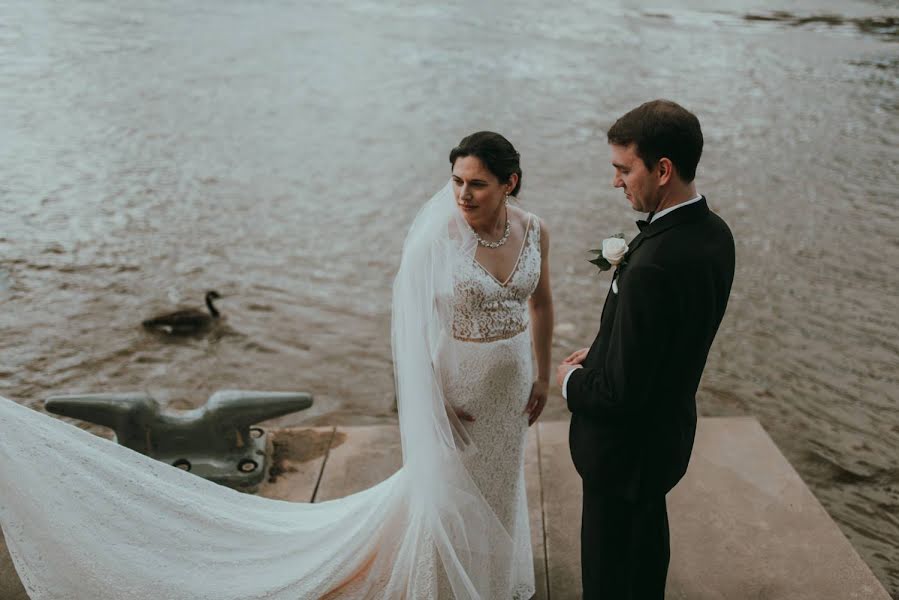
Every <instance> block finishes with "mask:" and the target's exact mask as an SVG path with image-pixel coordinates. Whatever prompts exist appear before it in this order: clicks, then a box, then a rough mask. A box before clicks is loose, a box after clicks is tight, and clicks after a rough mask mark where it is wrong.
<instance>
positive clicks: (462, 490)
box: [0, 185, 540, 600]
mask: <svg viewBox="0 0 899 600" xmlns="http://www.w3.org/2000/svg"><path fill="white" fill-rule="evenodd" d="M447 224H449V227H447ZM538 224H539V221H538V220H537V219H536V218H534V217H532V216H531V217H529V225H528V229H527V234H526V236H525V239H524V243H523V245H522V250H521V253H520V255H519V260H518V263H517V265H516V267H515V270H514V272H513V273H512V275H511V276H510V277H509V280H508V281H506V282H503V283H500V282H499V281H496V280H495V279H494V278H493V277H492V276H491V275H490V274H489V273H487V272H486V271H485V270H484V269H483V268H481V267H480V265H479V264H478V263H477V262H476V261H475V250H476V248H477V245H476V243H475V242H474V240H473V239H472V237H471V235H470V232H469V231H468V230H467V227H465V225H464V223H463V222H461V217H460V216H459V214H458V211H457V210H456V207H455V203H454V200H453V197H452V190H451V187H450V186H449V185H447V186H446V187H445V188H443V190H441V191H440V192H438V194H437V195H435V196H434V198H432V199H431V201H430V202H428V203H427V204H426V205H425V207H424V208H423V209H422V211H421V212H420V213H419V215H418V216H417V217H416V219H415V221H414V222H413V225H412V227H411V229H410V232H409V235H408V236H407V238H406V243H405V245H404V249H403V260H402V264H401V266H400V270H399V273H398V274H397V278H396V280H395V282H394V302H393V331H392V342H393V351H394V365H395V369H396V385H397V399H398V409H399V420H400V435H401V438H402V446H403V467H402V468H401V469H400V470H399V471H397V472H396V473H395V474H394V475H392V476H391V477H389V478H388V479H386V480H385V481H383V482H381V483H380V484H378V485H376V486H374V487H372V488H369V489H367V490H364V491H362V492H360V493H357V494H353V495H351V496H347V497H345V498H341V499H337V500H332V501H328V502H322V503H319V504H304V503H290V502H283V501H278V500H270V499H266V498H260V497H256V496H252V495H247V494H242V493H239V492H235V491H233V490H230V489H228V488H225V487H222V486H218V485H216V484H213V483H210V482H208V481H205V480H203V479H200V478H199V477H196V476H194V475H191V474H189V473H187V472H184V471H181V470H180V469H177V468H174V467H171V466H168V465H165V464H163V463H160V462H157V461H155V460H153V459H151V458H148V457H146V456H144V455H141V454H138V453H136V452H133V451H131V450H129V449H127V448H124V447H122V446H119V445H117V444H115V443H113V442H110V441H108V440H105V439H103V438H100V437H97V436H94V435H92V434H89V433H87V432H85V431H83V430H81V429H79V428H77V427H74V426H72V425H69V424H67V423H65V422H63V421H61V420H58V419H55V418H52V417H49V416H47V415H43V414H41V413H38V412H36V411H33V410H30V409H28V408H25V407H23V406H21V405H19V404H16V403H14V402H12V401H10V400H6V399H4V398H0V526H2V529H3V533H4V536H5V538H6V542H7V546H8V548H9V552H10V555H11V556H12V558H13V562H14V564H15V567H16V570H17V572H18V574H19V577H20V578H21V580H22V583H23V584H24V586H25V589H26V591H27V592H28V594H29V596H30V597H31V598H32V599H33V600H63V599H66V600H70V599H72V598H77V599H88V598H90V599H91V600H124V599H128V600H161V599H165V600H249V599H258V600H262V599H265V600H300V599H319V598H327V599H329V600H337V599H340V600H346V599H359V600H362V599H364V600H369V599H371V600H395V599H401V598H405V599H408V600H419V599H430V600H448V599H452V598H457V599H466V600H468V599H470V600H505V599H507V598H515V599H519V598H529V597H530V596H531V595H532V594H533V593H534V574H533V563H532V554H531V547H530V535H529V526H528V511H527V504H526V498H525V487H524V475H523V473H524V470H523V462H524V446H525V434H526V428H527V417H526V416H525V415H524V414H523V411H524V407H525V405H526V403H527V400H528V396H529V392H530V386H531V383H532V381H533V379H532V367H531V342H530V333H529V323H528V309H527V299H528V297H529V296H530V294H531V293H532V292H533V291H534V288H535V287H536V285H537V280H538V279H539V274H540V250H539V248H540V243H539V239H540V231H539V225H538ZM456 406H457V407H459V408H462V409H463V410H465V411H466V412H468V413H469V414H471V415H473V416H474V417H475V418H476V421H475V422H473V423H465V424H462V423H461V422H459V420H458V419H457V418H456V417H455V413H454V411H453V410H452V408H453V407H456Z"/></svg>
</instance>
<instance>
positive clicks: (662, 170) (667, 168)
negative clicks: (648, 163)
mask: <svg viewBox="0 0 899 600" xmlns="http://www.w3.org/2000/svg"><path fill="white" fill-rule="evenodd" d="M658 169H659V185H665V184H666V183H668V182H669V181H671V179H672V178H673V177H674V163H672V162H671V159H668V158H664V157H663V158H660V159H659V164H658Z"/></svg>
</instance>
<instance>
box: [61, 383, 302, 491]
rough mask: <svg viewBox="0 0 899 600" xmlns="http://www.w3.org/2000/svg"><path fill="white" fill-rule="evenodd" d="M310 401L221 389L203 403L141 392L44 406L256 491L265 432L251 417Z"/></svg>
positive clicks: (137, 448) (286, 395) (167, 459)
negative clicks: (180, 407) (174, 407)
mask: <svg viewBox="0 0 899 600" xmlns="http://www.w3.org/2000/svg"><path fill="white" fill-rule="evenodd" d="M310 406H312V395H311V394H306V393H294V392H254V391H242V390H221V391H218V392H216V393H214V394H213V395H212V396H210V398H209V401H208V402H206V404H205V406H202V407H200V408H195V409H193V410H186V411H163V410H162V409H161V408H160V406H159V403H158V402H157V401H156V400H154V399H153V398H151V397H150V396H149V395H147V394H145V393H108V394H80V395H74V396H53V397H52V398H48V399H47V401H46V403H45V407H46V409H47V410H48V411H50V412H52V413H56V414H58V415H63V416H66V417H74V418H76V419H81V420H82V421H88V422H90V423H96V424H97V425H104V426H106V427H109V428H110V429H112V430H113V431H115V434H116V441H117V442H118V443H119V444H121V445H122V446H126V447H128V448H131V449H132V450H135V451H137V452H140V453H141V454H146V455H147V456H151V457H153V458H155V459H157V460H160V461H162V462H166V463H168V464H170V465H174V466H176V467H178V468H181V469H184V470H185V471H190V472H191V473H194V474H196V475H199V476H200V477H203V478H205V479H209V480H210V481H214V482H216V483H220V484H222V485H226V486H228V487H232V488H235V489H239V490H241V491H246V492H254V491H256V489H257V488H258V486H259V484H260V483H261V482H262V480H263V478H264V477H265V473H266V471H267V465H266V462H267V456H266V452H265V444H266V434H265V432H264V431H263V430H262V429H260V428H258V427H251V425H254V424H255V423H259V422H260V421H265V420H268V419H273V418H275V417H279V416H281V415H286V414H288V413H292V412H296V411H300V410H305V409H307V408H309V407H310Z"/></svg>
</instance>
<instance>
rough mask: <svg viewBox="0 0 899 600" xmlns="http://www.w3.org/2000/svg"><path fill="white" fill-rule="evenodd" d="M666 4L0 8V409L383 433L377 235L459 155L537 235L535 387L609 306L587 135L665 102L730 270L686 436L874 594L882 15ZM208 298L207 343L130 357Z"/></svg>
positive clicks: (389, 258) (883, 145)
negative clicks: (795, 484) (848, 548)
mask: <svg viewBox="0 0 899 600" xmlns="http://www.w3.org/2000/svg"><path fill="white" fill-rule="evenodd" d="M681 4H682V7H681V8H679V9H677V10H671V9H660V8H658V7H657V6H656V5H654V4H652V3H651V2H649V0H633V1H631V2H627V3H625V2H586V1H583V0H581V1H577V0H576V1H574V2H568V3H564V6H559V7H554V8H547V7H545V6H544V3H543V2H540V1H538V0H522V1H520V2H517V3H515V4H505V6H504V7H503V8H500V3H496V4H495V5H492V4H490V3H484V2H481V1H477V0H455V1H453V2H445V3H440V4H436V3H435V4H434V5H432V6H429V5H426V4H423V3H419V2H414V1H412V0H378V1H374V0H371V1H351V0H327V1H325V0H309V1H304V2H288V1H286V0H267V1H260V2H236V1H232V0H226V1H221V0H217V1H215V2H212V1H210V0H196V1H194V2H183V1H180V0H177V1H176V0H153V1H152V2H150V1H149V0H125V1H112V0H66V1H62V0H57V1H50V0H13V1H10V0H0V299H2V302H3V310H2V312H0V393H2V394H3V395H4V396H7V397H10V398H13V399H15V400H17V401H19V402H22V403H24V404H27V405H30V406H34V407H40V406H41V403H42V400H43V399H44V398H46V397H47V396H49V395H52V394H63V393H76V392H89V391H113V390H146V391H149V392H150V393H152V394H153V395H154V396H155V397H157V398H159V399H160V400H163V401H166V402H169V403H170V404H171V405H172V406H175V407H181V408H184V407H189V406H195V405H197V404H199V403H202V402H203V401H204V400H205V398H206V397H207V396H208V395H209V393H211V392H212V391H214V390H217V389H221V388H250V389H272V390H290V389H296V390H308V391H311V392H313V393H314V394H315V396H316V404H315V406H314V407H313V408H312V409H310V410H309V411H307V412H305V413H301V414H299V415H295V416H291V417H286V418H283V419H281V420H279V421H278V422H279V423H281V424H297V423H315V424H320V423H354V424H364V423H385V422H390V421H393V420H395V418H396V415H395V413H394V411H393V399H394V395H393V387H392V385H393V384H392V366H391V355H390V347H389V327H390V324H389V314H390V309H389V307H390V284H391V280H392V277H393V274H394V273H395V271H396V268H397V266H398V260H399V253H400V248H401V244H402V240H403V237H404V235H405V229H406V227H407V226H408V224H409V222H410V220H411V218H412V217H413V215H414V213H415V211H416V209H417V207H418V206H419V205H420V204H421V203H422V202H423V201H424V200H425V199H426V198H428V197H429V196H430V194H431V193H432V192H434V191H435V190H436V189H437V188H439V187H440V186H441V185H443V183H444V182H445V181H446V179H447V177H448V174H449V164H448V162H447V159H446V157H447V154H448V151H449V149H450V148H451V147H452V146H453V145H454V144H455V143H456V142H457V141H458V140H459V139H460V138H461V137H463V136H464V135H465V134H467V133H470V132H472V131H475V130H478V129H493V130H497V131H500V132H503V133H504V134H506V135H507V136H508V137H509V138H510V139H511V140H512V142H513V143H514V144H516V146H517V147H518V149H519V150H520V152H521V154H522V156H523V167H524V173H525V175H524V189H523V192H522V205H523V206H524V207H525V208H527V209H528V210H531V211H533V212H536V213H537V214H539V215H541V216H542V217H543V218H544V220H545V221H546V223H547V225H548V227H549V230H550V231H551V234H552V240H553V248H552V255H551V264H552V269H551V270H552V273H553V283H554V290H555V299H556V307H557V331H556V338H555V345H554V360H560V359H561V358H562V357H564V356H565V355H566V354H567V353H568V352H569V351H570V350H572V349H575V348H578V347H580V346H583V345H586V344H587V343H589V341H590V340H592V338H593V335H594V333H595V330H596V328H597V326H598V322H599V314H600V307H601V302H602V298H603V297H604V295H605V293H606V290H607V286H608V276H604V277H598V276H597V275H596V274H595V273H594V272H593V271H594V269H593V267H592V266H591V265H590V264H588V263H587V260H586V259H587V258H588V255H587V254H586V253H585V250H586V249H588V248H591V247H595V246H596V245H597V240H599V239H600V238H602V237H606V236H607V235H609V234H611V233H615V232H618V231H624V232H628V233H629V234H631V235H632V234H634V233H635V227H634V225H633V220H634V218H635V216H638V215H636V214H635V213H633V212H632V211H631V210H630V208H629V206H628V205H627V203H626V200H625V199H624V198H623V196H622V195H621V193H620V192H617V191H615V190H613V189H612V188H611V186H610V180H611V175H612V171H611V167H610V166H609V164H608V160H609V155H608V149H607V146H606V143H605V141H604V140H605V138H604V132H605V130H606V129H607V128H608V126H609V125H610V124H611V123H612V122H613V121H614V120H615V118H617V117H618V116H619V115H621V114H622V113H624V112H625V111H626V110H628V109H630V108H632V107H634V106H636V105H637V104H639V103H640V102H643V101H645V100H647V99H651V98H655V97H660V96H664V97H669V98H672V99H675V100H677V101H679V102H681V103H682V104H684V105H685V106H687V107H688V108H690V109H692V110H693V111H694V112H695V113H696V114H697V115H698V116H699V118H700V120H701V122H702V124H703V130H704V133H705V140H706V149H705V154H704V156H703V159H702V163H701V164H700V169H699V173H698V179H697V182H698V189H699V190H700V191H701V192H702V193H704V194H706V195H707V196H708V198H709V200H710V203H711V205H712V206H713V208H714V209H715V210H717V211H718V212H719V213H720V214H721V215H722V216H723V217H724V218H725V219H726V220H727V221H728V222H729V223H730V225H731V227H732V229H733V232H734V236H735V238H736V243H737V259H738V266H737V274H736V281H735V284H734V289H733V295H732V298H731V304H730V307H729V309H728V313H727V316H726V317H725V320H724V322H723V324H722V327H721V330H720V332H719V334H718V339H717V341H716V343H715V346H714V347H713V349H712V354H711V356H710V358H709V363H708V366H707V368H706V371H705V377H704V380H703V383H702V386H701V389H700V393H699V397H698V401H699V405H700V410H701V412H702V414H704V415H710V416H717V415H746V414H748V415H753V416H756V417H757V418H758V419H759V420H760V421H761V423H762V424H763V425H764V427H765V428H766V429H767V430H768V432H769V433H770V434H771V436H772V437H773V438H774V440H775V441H776V442H777V444H778V446H779V447H780V448H781V449H782V451H783V452H784V454H785V455H786V456H787V458H788V459H789V460H790V462H791V463H792V464H793V465H794V466H795V467H796V469H797V471H799V473H800V474H801V475H802V477H803V479H804V480H805V481H806V482H807V483H808V484H809V485H810V486H811V488H812V490H813V491H814V493H815V494H816V496H817V497H818V498H819V500H820V501H821V502H822V504H823V505H824V506H825V507H826V508H827V510H828V511H829V512H830V514H831V515H832V516H833V517H834V518H835V519H836V521H837V522H838V523H839V524H840V526H841V528H842V529H843V531H844V532H845V533H846V535H847V536H848V537H849V538H850V539H851V541H852V543H853V544H854V545H855V547H856V548H857V549H858V551H859V552H860V553H861V555H862V556H863V557H864V559H865V560H866V561H867V562H868V564H870V565H871V566H872V568H873V569H874V571H875V573H876V574H877V576H878V577H879V578H880V579H881V581H883V582H884V584H885V585H886V586H887V587H888V589H890V590H891V592H892V593H893V594H894V596H899V406H897V404H899V276H897V275H899V273H897V271H899V225H897V223H899V220H897V217H899V206H897V203H899V156H897V143H899V122H897V108H899V100H897V98H899V96H897V88H899V85H897V74H899V44H897V41H899V35H897V19H899V9H897V7H896V5H895V3H893V2H887V1H883V2H872V1H863V0H847V1H840V2H836V1H833V0H831V1H821V2H811V1H809V0H791V1H790V2H784V1H781V2H778V3H776V2H773V1H772V0H734V1H732V2H727V3H721V2H712V1H711V0H707V1H702V0H690V1H688V2H685V3H681ZM723 5H724V6H726V7H725V8H722V6H723ZM207 289H216V290H218V291H219V292H221V293H222V295H223V296H224V297H225V298H224V300H222V301H221V302H220V303H219V305H220V308H221V309H222V311H223V313H224V314H225V315H226V325H225V326H224V327H223V328H221V329H220V330H219V331H217V332H216V333H215V334H214V335H212V336H209V337H207V338H201V339H190V340H186V341H180V342H166V341H164V340H160V339H158V338H156V337H153V336H151V335H148V334H146V333H144V332H143V331H142V330H141V328H140V326H139V324H140V321H141V320H142V319H144V318H147V317H149V316H152V315H153V314H155V313H158V312H161V311H163V310H167V309H169V308H171V307H173V306H176V305H180V304H184V303H186V304H193V305H197V306H199V305H201V303H202V296H203V293H204V292H205V291H206V290H207ZM552 394H553V395H552V398H551V399H550V404H549V406H548V408H547V410H546V417H545V418H549V419H559V418H564V417H565V415H566V411H565V410H564V407H563V404H562V401H561V398H560V396H559V393H558V389H554V390H553V392H552Z"/></svg>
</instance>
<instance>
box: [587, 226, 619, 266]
mask: <svg viewBox="0 0 899 600" xmlns="http://www.w3.org/2000/svg"><path fill="white" fill-rule="evenodd" d="M590 252H592V253H594V254H596V255H597V256H596V258H594V259H593V260H591V261H590V262H591V263H593V264H594V265H596V266H597V267H598V268H599V270H600V271H608V270H609V269H611V268H612V267H616V266H618V264H619V263H620V262H621V260H622V259H623V258H624V255H625V254H627V242H625V241H624V234H623V233H618V234H616V235H613V236H612V237H610V238H606V239H604V240H603V241H602V248H601V249H597V250H590Z"/></svg>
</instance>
